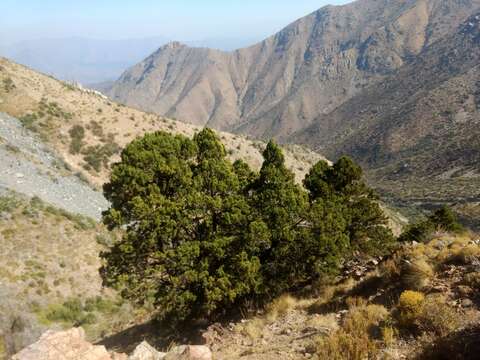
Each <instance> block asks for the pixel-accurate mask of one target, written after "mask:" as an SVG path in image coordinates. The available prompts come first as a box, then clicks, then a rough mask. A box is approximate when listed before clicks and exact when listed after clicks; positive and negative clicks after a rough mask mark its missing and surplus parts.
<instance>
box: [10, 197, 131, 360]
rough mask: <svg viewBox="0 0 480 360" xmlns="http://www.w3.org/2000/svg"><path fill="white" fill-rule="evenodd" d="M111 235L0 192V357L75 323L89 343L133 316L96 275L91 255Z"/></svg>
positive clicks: (97, 262)
mask: <svg viewBox="0 0 480 360" xmlns="http://www.w3.org/2000/svg"><path fill="white" fill-rule="evenodd" d="M116 236H117V235H116V234H115V233H111V232H108V231H107V230H106V229H105V227H103V226H101V225H99V224H98V223H96V222H95V221H93V220H92V219H89V218H87V217H84V216H80V215H75V214H71V213H68V212H66V211H64V210H60V209H58V208H55V207H53V206H51V205H48V204H46V203H43V202H42V201H41V200H40V199H39V198H32V199H28V198H25V197H22V196H20V195H18V194H15V193H3V192H2V193H1V195H0V359H3V356H5V353H7V354H12V353H15V352H17V351H19V350H20V349H22V348H23V347H24V346H26V345H29V344H30V343H31V342H33V341H35V340H37V338H38V337H39V336H40V334H41V333H42V332H43V331H45V330H46V329H47V328H54V329H55V328H56V329H58V328H69V327H72V326H74V325H76V326H78V325H82V326H84V327H85V328H86V329H87V333H88V335H89V338H90V340H95V339H99V338H101V337H103V336H105V335H106V334H110V333H112V332H114V331H116V330H121V329H122V328H123V327H125V326H126V325H127V324H128V323H129V322H131V321H132V320H134V318H135V315H134V312H132V309H131V307H130V306H129V305H128V304H127V303H125V302H123V301H121V300H119V299H118V298H117V296H116V294H115V292H113V291H111V290H107V289H105V288H103V286H102V280H101V278H100V275H99V273H98V269H99V267H100V264H101V260H100V257H99V253H100V251H101V250H102V249H104V248H105V247H106V246H108V245H110V244H111V243H113V242H114V240H115V238H116Z"/></svg>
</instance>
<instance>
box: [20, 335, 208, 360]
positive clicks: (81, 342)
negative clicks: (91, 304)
mask: <svg viewBox="0 0 480 360" xmlns="http://www.w3.org/2000/svg"><path fill="white" fill-rule="evenodd" d="M12 360H212V352H211V351H210V349H209V348H208V347H207V346H192V345H182V346H177V347H175V348H173V349H171V350H170V351H169V352H168V353H163V352H159V351H157V350H156V349H155V348H153V347H152V346H151V345H150V344H148V343H147V342H146V341H144V342H142V343H141V344H140V345H138V346H137V347H136V348H135V350H134V351H133V353H132V354H131V355H130V356H127V355H126V354H119V353H114V352H108V351H107V349H105V347H104V346H98V345H92V344H91V343H89V342H88V341H86V340H85V332H84V331H83V329H82V328H74V329H71V330H67V331H61V332H54V331H47V332H46V333H44V334H43V335H42V336H41V337H40V339H39V340H38V341H37V342H36V343H34V344H32V345H30V346H29V347H27V348H25V349H23V350H22V351H20V352H19V353H18V354H16V355H14V356H13V357H12Z"/></svg>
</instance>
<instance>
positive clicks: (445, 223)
mask: <svg viewBox="0 0 480 360" xmlns="http://www.w3.org/2000/svg"><path fill="white" fill-rule="evenodd" d="M462 230H463V226H462V225H461V224H460V223H459V222H458V219H457V216H456V215H455V213H454V212H453V211H452V209H450V208H449V207H448V206H443V207H441V208H440V209H438V210H436V211H435V212H434V213H433V214H432V215H430V216H429V217H428V218H427V219H426V220H423V221H419V222H417V223H415V224H413V225H410V226H409V227H408V228H407V229H406V230H405V231H404V232H403V233H402V234H401V235H400V237H399V241H402V242H403V241H416V242H423V243H425V242H427V241H428V240H430V239H431V236H432V234H433V233H434V232H435V231H447V232H453V233H458V232H461V231H462Z"/></svg>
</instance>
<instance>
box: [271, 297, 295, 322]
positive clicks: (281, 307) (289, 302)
mask: <svg viewBox="0 0 480 360" xmlns="http://www.w3.org/2000/svg"><path fill="white" fill-rule="evenodd" d="M297 305H298V300H297V299H295V298H294V297H292V296H290V295H282V296H280V297H279V298H278V299H275V300H274V301H273V302H272V303H271V304H269V305H268V306H267V313H266V315H265V317H266V319H267V320H268V321H270V322H272V321H275V320H277V319H278V318H279V317H281V316H284V315H285V314H287V313H288V312H289V311H290V310H292V309H294V308H295V307H296V306H297Z"/></svg>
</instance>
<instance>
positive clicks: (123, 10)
mask: <svg viewBox="0 0 480 360" xmlns="http://www.w3.org/2000/svg"><path fill="white" fill-rule="evenodd" d="M1 1H2V6H1V7H2V10H1V11H0V24H2V25H1V27H0V55H2V56H5V57H8V58H11V59H12V60H14V61H16V62H18V63H21V64H23V65H27V66H29V67H31V68H33V69H35V70H38V71H41V72H44V73H47V74H50V75H53V76H55V77H58V78H60V79H63V80H76V81H79V82H81V83H83V84H90V83H98V82H104V81H111V80H115V79H117V78H118V77H119V76H120V75H121V73H122V72H123V71H125V70H126V69H127V68H128V67H130V66H132V65H134V64H135V63H137V62H139V61H141V60H142V59H143V58H145V57H146V56H148V55H149V54H151V53H152V52H153V51H155V50H157V49H158V48H159V47H160V46H162V45H164V44H165V43H166V42H167V41H169V40H176V41H181V42H183V43H186V44H187V45H189V46H194V47H211V48H216V49H220V50H227V51H229V50H234V49H236V48H241V47H245V46H248V45H251V44H254V43H256V42H258V41H260V40H262V39H263V38H265V37H268V36H270V35H272V34H273V33H275V32H276V31H278V30H280V29H281V28H283V27H284V26H285V25H287V24H288V23H290V22H291V21H293V20H295V19H297V18H300V17H302V16H304V15H306V14H308V13H310V12H312V11H315V10H317V9H318V8H320V7H322V6H324V5H327V4H329V3H331V4H341V3H346V2H347V1H345V0H297V1H295V2H291V1H286V0H283V1H282V0H280V1H279V0H262V1H257V0H231V1H228V2H227V1H220V0H203V1H197V0H179V1H153V0H138V1H127V0H102V1H97V0H81V1H80V0H69V1H64V0H42V1H38V0H22V1H18V0H1ZM98 39H109V40H98ZM120 39H127V40H120Z"/></svg>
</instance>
